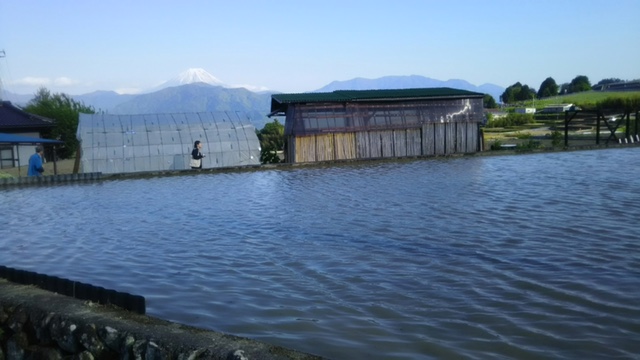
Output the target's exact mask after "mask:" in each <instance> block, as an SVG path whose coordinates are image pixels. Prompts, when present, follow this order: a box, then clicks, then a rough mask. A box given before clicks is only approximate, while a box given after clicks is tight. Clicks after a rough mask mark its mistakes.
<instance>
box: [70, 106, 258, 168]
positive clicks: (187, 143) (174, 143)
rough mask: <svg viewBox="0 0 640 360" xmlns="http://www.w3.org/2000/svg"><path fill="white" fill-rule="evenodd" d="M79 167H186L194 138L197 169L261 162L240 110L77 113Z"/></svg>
mask: <svg viewBox="0 0 640 360" xmlns="http://www.w3.org/2000/svg"><path fill="white" fill-rule="evenodd" d="M77 137H78V141H80V148H81V151H82V152H81V159H80V164H81V171H82V172H85V173H86V172H101V173H104V174H112V173H130V172H141V171H158V170H183V169H190V167H189V159H190V157H191V150H193V144H194V142H195V141H196V140H200V142H201V143H202V153H203V154H204V155H205V158H204V159H202V161H203V163H202V168H203V169H206V168H216V167H228V166H242V165H258V164H260V141H259V140H258V137H257V135H256V129H255V127H254V126H253V125H252V124H251V122H250V119H249V118H247V117H246V115H245V114H243V113H239V112H210V113H209V112H208V113H182V114H144V115H142V114H141V115H111V114H80V118H79V122H78V132H77Z"/></svg>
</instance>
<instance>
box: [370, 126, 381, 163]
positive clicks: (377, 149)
mask: <svg viewBox="0 0 640 360" xmlns="http://www.w3.org/2000/svg"><path fill="white" fill-rule="evenodd" d="M381 136H382V134H381V131H369V158H381V157H382V143H381V142H382V140H381Z"/></svg>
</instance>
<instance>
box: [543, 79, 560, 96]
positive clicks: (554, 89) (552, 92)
mask: <svg viewBox="0 0 640 360" xmlns="http://www.w3.org/2000/svg"><path fill="white" fill-rule="evenodd" d="M558 89H559V86H558V84H556V81H555V80H554V79H553V78H552V77H548V78H546V79H545V80H544V81H543V82H542V84H540V89H538V98H539V99H540V98H545V97H549V96H556V95H558Z"/></svg>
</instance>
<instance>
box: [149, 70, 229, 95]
mask: <svg viewBox="0 0 640 360" xmlns="http://www.w3.org/2000/svg"><path fill="white" fill-rule="evenodd" d="M194 83H205V84H208V85H212V86H222V87H228V86H227V85H226V84H225V83H224V82H222V81H221V80H220V79H218V78H217V77H215V76H213V75H211V74H209V73H208V72H207V71H206V70H205V69H201V68H192V69H188V70H186V71H183V72H181V73H180V74H178V76H176V77H174V78H172V79H170V80H168V81H165V82H163V83H162V84H160V85H159V86H158V87H157V88H156V90H159V89H164V88H168V87H173V86H181V85H187V84H194Z"/></svg>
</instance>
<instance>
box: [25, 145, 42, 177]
mask: <svg viewBox="0 0 640 360" xmlns="http://www.w3.org/2000/svg"><path fill="white" fill-rule="evenodd" d="M43 156H44V150H43V148H42V146H41V145H38V146H36V153H35V154H33V155H31V157H30V158H29V170H28V171H27V176H41V175H42V173H43V172H44V168H43V167H42V157H43Z"/></svg>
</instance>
